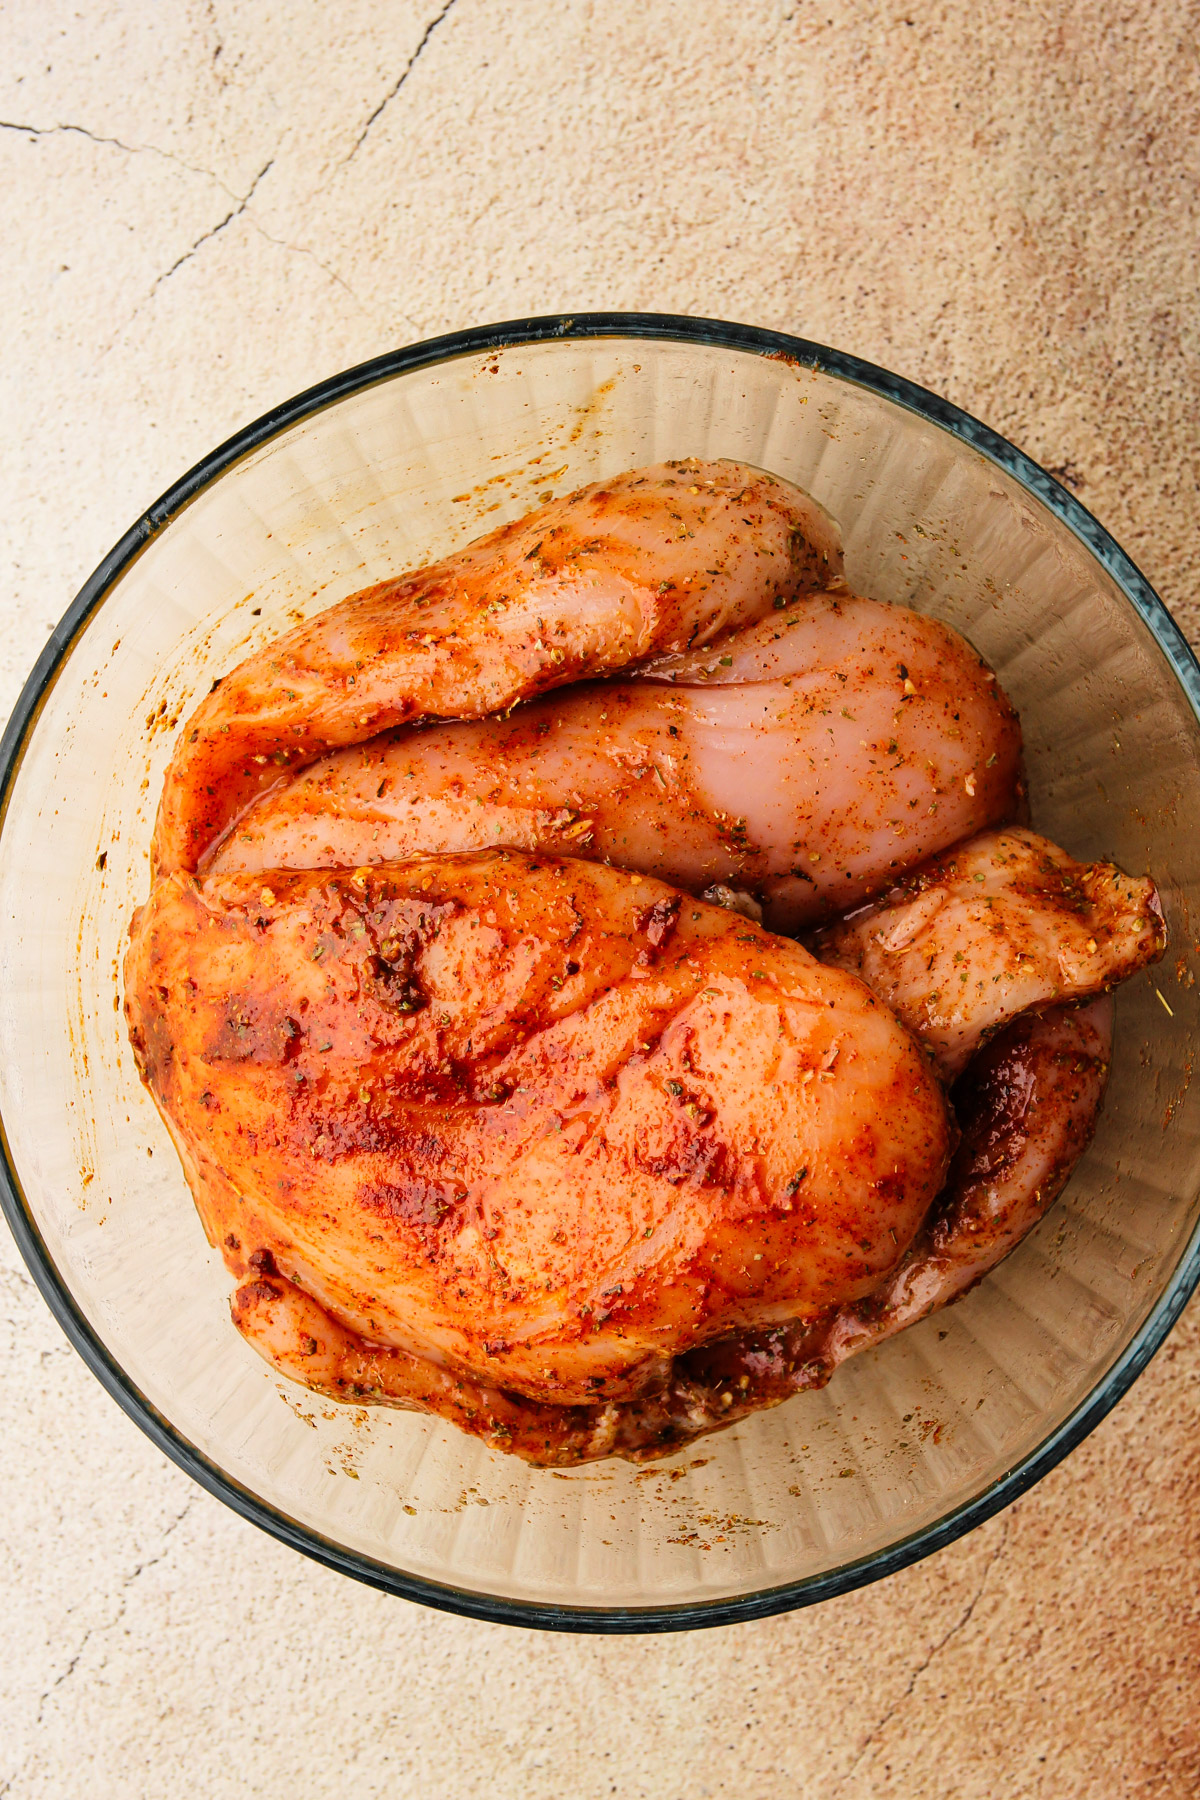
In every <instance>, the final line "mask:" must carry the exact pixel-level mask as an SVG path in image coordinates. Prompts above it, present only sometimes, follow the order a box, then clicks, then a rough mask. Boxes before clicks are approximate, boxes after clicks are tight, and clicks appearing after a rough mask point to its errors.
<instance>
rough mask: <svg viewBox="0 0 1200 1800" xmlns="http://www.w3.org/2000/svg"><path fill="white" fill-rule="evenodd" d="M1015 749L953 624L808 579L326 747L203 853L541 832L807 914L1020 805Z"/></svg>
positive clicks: (768, 919) (435, 844)
mask: <svg viewBox="0 0 1200 1800" xmlns="http://www.w3.org/2000/svg"><path fill="white" fill-rule="evenodd" d="M1020 757H1021V737H1020V727H1019V725H1018V723H1017V719H1016V715H1015V713H1014V712H1013V709H1012V707H1011V706H1010V705H1009V703H1008V701H1007V699H1006V698H1005V696H1004V694H1003V693H1002V692H1001V690H1000V688H999V686H998V684H997V682H996V678H995V676H994V675H993V674H992V672H991V670H990V669H988V668H987V666H986V664H984V663H983V662H981V661H980V659H979V657H978V656H977V655H976V654H975V652H974V651H973V650H972V649H971V648H970V646H969V645H968V644H966V643H965V642H964V640H963V639H962V638H961V637H959V635H958V633H957V632H955V631H952V630H950V628H949V627H948V626H945V625H941V624H939V623H938V622H937V620H935V619H929V618H924V617H922V616H921V615H920V614H919V613H913V612H909V611H907V610H905V609H904V608H902V607H895V606H886V605H883V604H881V603H880V602H878V601H874V600H860V599H858V598H856V597H855V596H854V595H850V594H840V593H826V594H816V595H812V596H810V597H809V598H807V599H806V600H805V602H804V604H803V605H802V606H795V607H792V608H791V609H789V610H787V611H784V612H777V613H773V614H772V616H771V617H770V618H769V619H764V620H760V621H759V622H758V623H757V624H753V625H746V626H743V627H742V628H741V629H740V630H738V631H736V632H733V633H731V634H730V635H728V636H727V637H724V638H722V639H720V640H719V642H718V643H717V644H715V645H713V646H710V647H709V648H708V649H707V650H705V651H703V652H696V651H692V652H689V653H687V654H685V655H683V656H673V657H662V658H659V659H657V660H655V661H654V662H652V663H651V664H650V665H649V666H648V668H647V669H646V670H645V671H644V672H643V673H642V674H641V675H640V676H639V677H638V678H636V679H632V680H629V679H627V680H621V681H617V680H612V681H608V682H599V683H589V684H586V685H580V686H576V687H572V688H569V689H567V690H566V691H565V692H560V693H554V694H550V695H547V696H545V697H544V698H543V699H541V700H538V701H535V702H534V703H533V704H532V705H530V706H526V707H523V708H521V709H520V711H518V712H517V713H515V714H513V715H512V717H510V718H489V719H482V720H473V721H470V722H464V723H458V724H443V725H436V726H432V727H427V728H426V729H423V730H407V731H404V730H402V731H398V732H394V733H390V734H388V735H387V736H384V737H379V738H375V739H372V740H370V741H369V742H367V743H365V744H360V745H355V746H354V747H353V748H348V749H344V750H340V751H337V752H335V753H334V755H332V756H330V757H326V758H324V759H323V760H321V761H320V762H317V763H314V764H312V765H310V766H309V767H308V768H306V769H304V770H303V771H301V772H300V773H298V774H296V775H295V776H294V777H292V778H291V779H290V780H287V781H285V782H284V783H282V784H281V785H279V786H277V787H276V788H274V789H272V790H271V792H270V793H268V794H266V795H264V796H263V798H262V799H261V800H259V801H258V802H257V803H256V804H255V805H254V806H253V807H252V808H251V809H250V810H249V812H248V813H247V814H246V815H245V816H244V817H243V818H242V819H241V820H240V821H239V823H238V825H237V826H236V828H235V829H234V830H233V831H232V832H231V833H230V834H229V835H228V836H227V837H226V838H225V840H224V842H223V843H222V844H221V845H220V847H219V848H218V849H217V851H216V853H215V855H214V856H213V858H212V859H211V860H210V861H209V862H208V863H207V864H206V867H207V868H209V869H212V870H221V871H226V870H238V869H245V870H255V869H280V868H290V869H313V868H339V867H341V868H353V867H355V866H356V865H357V864H359V863H364V862H379V861H393V860H400V859H403V858H405V857H409V856H413V855H419V854H434V853H439V854H440V853H443V852H447V851H460V850H475V849H480V848H484V847H491V846H495V845H499V844H504V845H507V846H511V847H513V848H515V849H524V850H538V849H552V850H555V851H557V852H558V853H559V854H566V855H583V856H587V857H589V858H594V859H596V860H599V861H604V862H612V863H615V864H617V865H618V866H620V867H621V868H626V869H636V870H640V871H641V872H642V873H644V874H650V875H656V876H658V877H659V878H660V879H662V880H664V881H669V882H671V883H672V884H673V885H674V886H677V887H681V888H685V889H687V890H689V891H690V892H692V893H696V894H699V893H703V892H705V891H706V890H707V889H709V888H710V887H714V886H726V887H730V888H733V889H736V890H740V891H744V892H748V893H749V894H750V895H751V896H752V897H753V898H754V899H755V900H757V901H758V902H759V904H760V906H761V909H762V916H763V922H764V923H765V924H767V925H768V926H770V927H771V929H772V930H777V931H796V930H799V929H800V928H801V927H802V926H804V925H808V924H811V923H812V922H813V921H815V920H817V919H819V918H822V917H827V916H828V915H829V914H830V913H832V912H835V911H839V910H842V909H843V908H845V907H847V906H850V905H853V904H854V903H855V902H857V901H861V900H862V899H864V898H865V897H866V896H867V895H868V894H870V893H871V892H873V891H875V890H877V889H878V888H879V887H880V886H881V885H886V884H887V883H889V882H890V881H892V880H894V879H895V878H896V877H897V876H898V875H900V874H902V873H903V872H904V871H905V870H906V869H909V868H911V867H912V866H913V865H914V864H917V863H920V862H923V861H924V860H925V859H926V858H927V857H929V856H931V855H933V854H934V853H935V852H937V851H939V850H943V849H946V848H947V847H948V846H949V845H951V844H955V843H957V842H958V841H959V840H960V839H961V838H964V837H969V836H971V835H972V834H974V833H975V832H977V831H979V830H981V829H982V828H983V827H984V826H986V825H990V824H994V823H998V822H1000V821H1003V820H1007V819H1010V818H1012V817H1013V816H1014V814H1015V812H1016V811H1017V809H1018V806H1019V804H1020V799H1021V793H1020Z"/></svg>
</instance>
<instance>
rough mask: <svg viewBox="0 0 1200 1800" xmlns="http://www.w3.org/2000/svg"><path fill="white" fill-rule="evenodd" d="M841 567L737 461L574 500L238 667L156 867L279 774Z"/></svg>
mask: <svg viewBox="0 0 1200 1800" xmlns="http://www.w3.org/2000/svg"><path fill="white" fill-rule="evenodd" d="M840 570H841V553H840V548H839V543H838V536H837V531H836V528H835V527H834V525H833V524H832V522H831V521H830V520H829V518H828V517H827V516H826V514H825V513H824V512H822V510H821V508H820V507H819V506H817V504H816V503H815V501H813V500H810V499H809V497H808V496H807V495H806V494H802V493H801V492H800V490H799V488H795V487H792V486H791V484H790V483H788V482H786V481H779V480H777V479H776V478H775V477H774V476H773V475H767V474H764V473H763V472H762V471H761V470H758V469H751V468H749V467H747V466H746V465H745V464H744V463H735V462H696V461H688V462H677V463H661V464H658V465H657V466H655V467H653V468H648V469H635V470H632V471H631V472H629V473H627V474H624V475H619V476H617V477H615V478H614V479H613V480H612V481H606V482H595V483H593V485H592V486H591V487H586V488H580V489H579V491H578V492H577V493H574V494H570V495H568V496H567V497H566V498H565V499H562V500H554V501H552V502H550V504H549V505H547V506H543V507H541V508H539V510H538V511H536V512H533V513H530V514H528V515H527V516H526V517H525V518H523V519H518V520H516V521H514V523H512V524H510V525H504V526H502V527H501V528H500V530H499V531H495V532H492V533H491V534H490V536H488V537H483V538H479V539H477V540H476V541H475V542H474V543H472V544H469V545H468V546H467V547H466V548H465V549H464V550H460V551H458V552H457V553H456V554H455V555H453V556H449V557H446V558H445V560H444V561H442V562H438V563H432V564H430V565H429V567H427V568H424V569H417V570H414V571H412V572H411V573H409V574H407V575H402V576H400V577H398V578H397V579H396V580H394V581H384V582H380V583H379V584H378V585H377V586H375V587H372V588H367V589H366V590H365V591H364V592H363V593H360V594H355V595H353V596H352V597H351V598H349V599H347V600H343V601H342V602H341V603H340V604H339V605H336V606H332V607H330V608H328V610H327V611H325V612H323V613H320V614H318V615H317V617H316V618H314V619H312V620H310V621H309V622H308V623H307V624H304V625H300V626H297V628H296V629H295V630H294V631H290V632H287V633H286V634H285V635H284V636H283V637H281V638H279V639H277V640H276V641H275V642H274V643H272V644H269V645H268V646H267V647H266V648H265V649H264V650H262V651H260V652H259V653H258V654H257V655H256V656H252V657H250V658H249V659H248V660H247V661H246V662H243V663H242V664H241V665H240V666H239V667H238V668H236V669H235V670H233V672H232V673H231V674H230V675H227V676H226V677H225V678H224V680H223V681H221V683H220V684H219V685H218V687H217V688H216V690H215V691H214V692H213V693H212V694H210V695H209V697H208V698H207V699H206V700H204V701H203V702H202V703H201V705H200V706H199V707H198V708H197V710H196V711H195V713H193V715H192V717H191V719H190V720H189V721H188V722H187V724H186V725H185V726H184V729H183V731H182V733H181V735H180V741H179V746H178V748H177V750H176V752H175V756H174V758H173V760H172V762H171V766H170V768H169V769H168V771H167V776H166V780H165V782H164V785H163V794H162V800H161V802H160V805H159V813H158V820H157V823H156V826H155V833H154V860H155V867H156V869H157V871H158V872H160V873H163V874H167V873H170V872H171V871H172V870H174V869H194V868H195V867H196V866H197V864H198V862H199V860H200V858H201V857H202V856H203V855H204V852H205V851H206V850H207V849H208V848H209V846H210V845H211V844H212V843H213V842H214V841H215V840H216V839H217V838H219V837H220V836H221V834H222V833H223V832H224V831H225V829H226V828H227V827H228V825H229V824H230V822H231V821H232V820H234V819H235V818H236V817H237V816H238V815H239V814H240V813H241V811H242V810H243V808H244V807H245V806H246V805H247V804H248V803H249V802H250V801H251V800H253V799H254V797H255V796H256V795H257V794H258V793H260V792H261V791H262V790H263V789H264V788H266V787H269V786H270V785H271V784H272V783H273V782H274V781H277V780H278V778H279V776H280V773H281V772H282V771H284V770H286V769H292V768H295V767H297V766H298V765H301V764H304V763H309V762H312V761H314V760H315V759H316V758H317V757H318V756H322V755H324V754H325V753H326V752H328V751H330V750H333V749H335V748H337V747H338V746H339V745H342V744H353V743H358V742H360V741H361V740H362V739H363V738H365V737H370V736H373V735H374V734H376V733H378V732H380V731H385V730H389V729H391V728H392V727H394V726H396V725H402V724H408V723H411V722H412V721H413V720H416V719H421V718H454V719H464V718H480V717H483V716H485V715H486V714H488V713H497V712H503V711H504V710H505V709H506V708H508V707H511V706H513V705H514V704H515V703H516V702H517V701H520V700H529V699H532V698H533V697H535V696H536V695H538V694H541V693H544V692H545V691H546V690H547V689H549V688H557V687H562V686H564V685H565V684H566V683H567V682H571V681H578V680H580V679H581V678H582V677H585V676H594V675H603V674H606V673H609V672H610V671H612V670H615V669H621V668H624V667H626V666H627V665H628V664H629V663H631V662H636V661H637V660H639V659H640V658H644V657H647V656H650V655H652V654H654V653H655V652H660V651H666V650H683V649H686V648H687V647H688V646H689V645H693V644H706V643H709V642H711V641H712V639H713V638H715V637H718V636H720V635H721V633H723V632H727V631H731V630H734V629H736V628H737V627H738V626H739V625H743V624H745V623H747V622H748V621H750V620H752V619H758V618H761V617H762V616H763V615H764V614H767V613H770V612H771V611H772V610H773V609H774V608H776V607H777V606H785V605H786V604H787V603H788V602H789V601H790V600H793V599H795V598H796V597H797V596H798V595H800V594H803V593H806V592H810V591H812V590H813V589H815V588H819V587H822V586H824V585H825V584H826V583H827V582H828V581H829V580H831V579H833V578H834V577H836V576H837V575H838V574H839V573H840Z"/></svg>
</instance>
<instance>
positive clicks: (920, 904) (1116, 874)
mask: <svg viewBox="0 0 1200 1800" xmlns="http://www.w3.org/2000/svg"><path fill="white" fill-rule="evenodd" d="M812 946H813V949H814V951H815V953H816V954H817V955H818V956H819V957H820V959H821V960H822V962H825V963H829V964H831V965H833V966H835V967H837V968H841V969H849V970H852V971H853V972H854V974H856V975H861V976H862V978H863V980H864V981H865V982H866V983H867V985H868V986H869V987H871V988H872V989H873V990H874V992H875V993H877V994H878V995H879V997H880V999H881V1000H884V1001H886V1003H887V1004H888V1006H890V1007H891V1008H892V1010H893V1011H894V1012H895V1013H896V1015H897V1017H898V1018H900V1019H902V1020H903V1021H904V1023H905V1024H906V1025H907V1026H908V1028H909V1030H910V1031H912V1032H914V1033H915V1035H916V1036H917V1037H918V1038H920V1039H921V1041H922V1042H923V1043H924V1044H925V1045H926V1046H927V1048H928V1049H929V1051H930V1053H931V1054H932V1055H933V1056H934V1057H935V1058H936V1060H937V1063H938V1066H939V1067H940V1069H941V1070H942V1072H943V1074H944V1075H945V1076H946V1077H947V1078H948V1079H953V1078H954V1076H956V1075H958V1074H959V1073H960V1072H961V1070H962V1069H963V1068H964V1067H965V1065H966V1063H967V1060H968V1058H969V1057H970V1056H971V1054H972V1052H973V1051H974V1050H975V1048H976V1046H977V1045H978V1044H980V1043H981V1042H982V1041H983V1040H984V1039H985V1038H987V1037H989V1036H990V1035H991V1034H992V1033H993V1032H995V1031H997V1030H999V1029H1000V1027H1001V1026H1002V1025H1004V1024H1005V1023H1006V1022H1007V1021H1008V1020H1009V1019H1012V1018H1015V1017H1016V1016H1017V1015H1018V1014H1020V1013H1023V1012H1027V1011H1030V1010H1031V1009H1034V1008H1042V1007H1046V1006H1049V1005H1053V1004H1054V1003H1056V1002H1062V1001H1069V1000H1081V999H1085V998H1086V997H1087V996H1089V995H1091V994H1099V993H1102V992H1104V991H1105V990H1107V989H1108V988H1112V987H1115V986H1116V985H1117V983H1118V982H1121V981H1125V980H1127V979H1128V977H1129V976H1131V975H1134V974H1136V972H1137V971H1138V970H1139V969H1141V968H1144V967H1145V966H1146V964H1147V963H1151V962H1155V961H1157V959H1158V958H1159V957H1160V956H1161V955H1162V953H1163V951H1164V949H1165V948H1166V928H1165V926H1164V923H1163V915H1162V908H1161V906H1160V904H1159V899H1158V894H1157V891H1156V890H1155V886H1154V883H1153V882H1152V881H1150V880H1149V879H1148V878H1140V879H1139V878H1136V877H1133V876H1129V875H1126V874H1124V873H1123V872H1122V871H1121V870H1120V869H1118V868H1117V867H1116V866H1115V865H1114V864H1113V863H1081V862H1076V861H1075V859H1074V857H1072V856H1068V855H1067V852H1066V851H1065V850H1060V849H1059V848H1058V846H1057V845H1056V844H1052V843H1051V842H1050V840H1049V839H1048V838H1044V837H1039V836H1038V834H1037V833H1036V832H1034V831H1026V830H1023V829H1014V830H1009V831H989V832H984V833H982V834H981V835H980V836H979V837H975V838H972V839H971V840H970V841H969V842H968V843H965V844H960V845H959V847H958V848H957V849H956V850H953V851H951V852H950V854H949V855H947V856H943V857H941V858H939V859H937V860H935V861H934V862H931V863H927V864H926V865H925V866H924V867H923V868H921V869H917V870H914V872H913V873H912V874H911V875H909V876H907V877H905V878H904V879H903V880H902V881H901V882H899V883H898V884H897V885H896V887H895V888H893V890H892V891H891V892H890V893H889V894H888V895H887V896H886V897H885V898H884V899H882V900H880V901H878V902H875V903H873V904H872V905H869V906H865V907H862V908H860V910H859V911H857V912H854V913H851V914H850V915H849V916H848V917H847V918H845V919H842V920H840V921H838V922H837V923H836V924H833V925H830V926H828V927H826V928H825V929H824V930H822V931H819V932H817V933H815V934H814V936H813V939H812Z"/></svg>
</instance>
